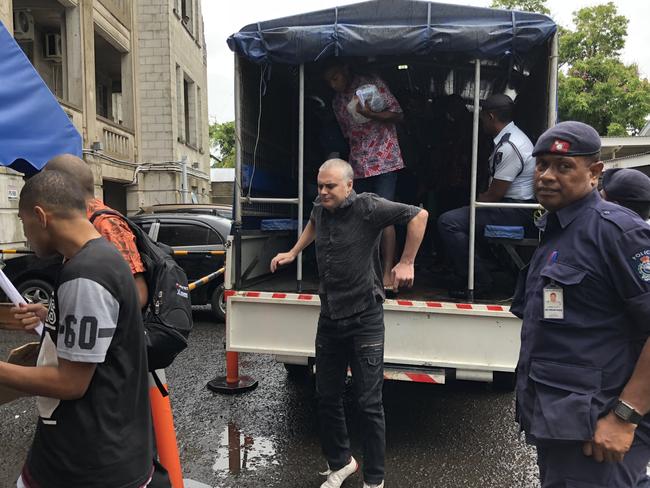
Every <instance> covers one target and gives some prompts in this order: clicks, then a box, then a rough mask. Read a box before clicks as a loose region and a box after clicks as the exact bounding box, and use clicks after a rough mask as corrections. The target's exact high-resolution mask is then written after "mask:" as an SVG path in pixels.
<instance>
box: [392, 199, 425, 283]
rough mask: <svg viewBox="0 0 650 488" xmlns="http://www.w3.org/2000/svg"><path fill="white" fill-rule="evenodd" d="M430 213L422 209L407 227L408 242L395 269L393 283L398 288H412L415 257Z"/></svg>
mask: <svg viewBox="0 0 650 488" xmlns="http://www.w3.org/2000/svg"><path fill="white" fill-rule="evenodd" d="M428 218H429V213H428V212H427V211H426V210H424V209H422V210H420V212H419V213H418V214H417V215H416V216H415V217H413V218H412V219H411V220H410V222H409V223H408V225H407V226H406V242H405V243H404V251H403V252H402V257H401V258H400V260H399V263H397V265H396V266H395V267H394V268H393V271H392V273H393V283H395V285H396V286H398V287H402V286H405V287H411V286H413V281H414V278H415V266H414V265H415V256H416V255H417V253H418V249H419V248H420V244H422V239H423V238H424V232H425V231H426V228H427V219H428Z"/></svg>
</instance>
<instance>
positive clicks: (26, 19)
mask: <svg viewBox="0 0 650 488" xmlns="http://www.w3.org/2000/svg"><path fill="white" fill-rule="evenodd" d="M14 37H15V38H16V40H17V41H33V40H34V17H33V16H32V14H30V13H29V12H28V11H27V10H14Z"/></svg>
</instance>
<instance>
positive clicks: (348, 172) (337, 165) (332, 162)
mask: <svg viewBox="0 0 650 488" xmlns="http://www.w3.org/2000/svg"><path fill="white" fill-rule="evenodd" d="M332 169H334V170H337V171H340V172H341V176H342V177H343V178H344V179H345V181H352V180H353V179H354V170H353V169H352V166H350V163H348V162H347V161H344V160H342V159H338V158H334V159H328V160H327V161H325V162H324V163H323V164H321V166H320V168H319V169H318V171H329V170H332Z"/></svg>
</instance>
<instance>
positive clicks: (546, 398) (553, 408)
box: [528, 360, 602, 441]
mask: <svg viewBox="0 0 650 488" xmlns="http://www.w3.org/2000/svg"><path fill="white" fill-rule="evenodd" d="M528 376H529V378H530V379H531V380H532V381H533V384H534V388H535V407H534V411H533V418H532V422H531V427H530V434H531V435H533V436H534V437H535V438H537V439H547V440H562V441H586V440H590V439H592V438H593V433H594V426H595V424H596V420H597V417H598V412H597V410H596V409H595V408H594V407H592V399H593V396H594V394H595V393H596V392H598V391H599V390H600V388H601V382H602V372H601V370H600V369H597V368H589V367H585V366H577V365H572V364H561V363H554V362H550V361H542V360H533V361H532V362H531V365H530V372H529V374H528Z"/></svg>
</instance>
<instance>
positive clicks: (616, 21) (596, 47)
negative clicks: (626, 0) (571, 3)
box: [560, 2, 629, 64]
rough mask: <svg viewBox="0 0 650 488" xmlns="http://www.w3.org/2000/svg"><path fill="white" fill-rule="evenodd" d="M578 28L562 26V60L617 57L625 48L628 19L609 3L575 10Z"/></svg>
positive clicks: (576, 26) (575, 22)
mask: <svg viewBox="0 0 650 488" xmlns="http://www.w3.org/2000/svg"><path fill="white" fill-rule="evenodd" d="M573 22H574V24H575V30H573V31H571V30H568V29H563V31H562V35H561V37H560V41H561V42H560V62H561V63H568V64H573V63H574V62H576V61H580V60H585V59H588V58H595V57H604V58H618V57H619V56H620V54H621V51H622V50H623V48H624V47H625V38H626V37H627V25H628V23H629V21H628V19H627V18H626V17H625V16H624V15H618V12H617V10H616V5H614V3H613V2H609V3H606V4H603V5H596V6H594V7H585V8H582V9H580V10H578V11H577V12H574V13H573Z"/></svg>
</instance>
